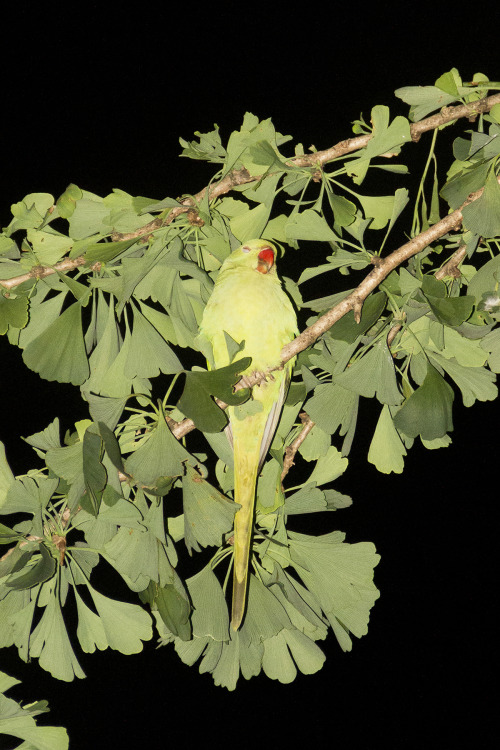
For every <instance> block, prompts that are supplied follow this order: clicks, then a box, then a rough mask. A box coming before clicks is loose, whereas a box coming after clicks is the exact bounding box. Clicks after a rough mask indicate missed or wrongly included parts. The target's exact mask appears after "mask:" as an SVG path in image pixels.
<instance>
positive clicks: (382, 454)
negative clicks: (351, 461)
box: [368, 404, 406, 474]
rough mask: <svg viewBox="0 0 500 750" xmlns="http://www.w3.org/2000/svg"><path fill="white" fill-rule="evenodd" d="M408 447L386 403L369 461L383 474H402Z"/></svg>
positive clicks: (370, 449)
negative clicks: (400, 435)
mask: <svg viewBox="0 0 500 750" xmlns="http://www.w3.org/2000/svg"><path fill="white" fill-rule="evenodd" d="M405 456H406V449H405V447H404V444H403V441H402V440H401V438H400V437H399V435H398V431H397V430H396V428H395V427H394V422H393V421H392V417H391V413H390V410H389V407H388V405H387V404H384V406H383V407H382V411H381V412H380V417H379V419H378V422H377V426H376V428H375V432H374V434H373V438H372V441H371V443H370V448H369V450H368V461H369V462H370V463H371V464H374V465H375V466H376V468H377V469H378V470H379V471H381V472H382V473H383V474H390V473H391V472H392V471H393V472H394V473H395V474H401V472H402V471H403V468H404V457H405Z"/></svg>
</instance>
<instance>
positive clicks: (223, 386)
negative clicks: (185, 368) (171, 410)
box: [177, 357, 251, 432]
mask: <svg viewBox="0 0 500 750" xmlns="http://www.w3.org/2000/svg"><path fill="white" fill-rule="evenodd" d="M250 362H251V359H250V357H242V358H241V359H238V360H237V361H236V362H232V363H231V364H230V365H227V366H226V367H220V368H218V369H217V370H211V371H209V372H204V371H192V372H186V373H185V375H186V382H185V384H184V390H183V393H182V395H181V397H180V399H179V400H178V402H177V407H178V408H179V409H180V411H181V412H182V413H183V414H185V415H186V416H187V417H190V418H191V419H192V420H193V421H194V422H195V424H196V425H197V427H199V429H200V430H201V431H202V432H220V431H221V430H222V429H223V428H224V427H225V425H226V424H227V417H226V415H225V414H224V412H223V410H222V409H220V408H219V407H218V406H217V404H216V403H215V402H214V401H213V398H212V397H213V396H217V397H218V398H220V399H221V400H223V401H224V402H225V403H226V404H231V405H237V404H241V403H242V402H244V401H245V400H246V399H247V398H248V394H249V391H248V388H242V389H240V390H238V391H236V392H234V391H233V386H234V385H235V384H236V383H237V382H238V380H239V379H240V373H241V372H242V371H243V370H245V369H246V368H247V367H248V366H249V365H250Z"/></svg>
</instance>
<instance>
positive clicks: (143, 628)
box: [89, 585, 153, 654]
mask: <svg viewBox="0 0 500 750" xmlns="http://www.w3.org/2000/svg"><path fill="white" fill-rule="evenodd" d="M89 591H90V595H91V596H92V600H93V602H94V605H95V608H96V610H97V613H98V615H99V617H100V618H101V622H102V626H103V629H104V633H105V636H106V640H107V641H108V644H109V647H110V648H112V649H114V650H116V651H121V653H122V654H138V653H139V652H140V651H142V649H143V641H149V640H151V638H152V637H153V630H152V627H151V617H150V616H149V615H148V613H147V612H145V611H144V610H143V609H142V608H141V607H139V606H137V605H136V604H129V603H128V602H119V601H116V599H109V598H108V597H106V596H103V595H102V594H100V593H99V592H98V591H96V590H95V589H94V588H93V587H92V586H90V585H89Z"/></svg>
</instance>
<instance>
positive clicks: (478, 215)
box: [462, 169, 500, 237]
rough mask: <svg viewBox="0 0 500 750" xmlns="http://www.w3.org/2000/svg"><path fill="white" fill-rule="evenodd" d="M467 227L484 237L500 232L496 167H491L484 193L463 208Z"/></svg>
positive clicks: (499, 198)
mask: <svg viewBox="0 0 500 750" xmlns="http://www.w3.org/2000/svg"><path fill="white" fill-rule="evenodd" d="M462 214H463V217H464V224H465V225H466V227H467V229H470V230H472V231H473V232H475V233H476V234H480V235H482V236H483V237H496V236H497V235H499V234H500V218H499V214H500V185H499V184H498V180H497V176H496V174H495V170H494V169H490V171H489V173H488V176H487V178H486V182H485V183H484V190H483V193H482V195H480V196H479V198H477V200H475V201H472V202H471V203H469V204H468V205H467V206H464V208H463V209H462Z"/></svg>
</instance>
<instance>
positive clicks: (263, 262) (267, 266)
mask: <svg viewBox="0 0 500 750" xmlns="http://www.w3.org/2000/svg"><path fill="white" fill-rule="evenodd" d="M257 257H258V261H257V271H259V272H260V273H269V271H270V270H271V268H272V267H273V265H274V251H273V250H271V248H270V247H264V248H262V250H261V251H260V253H259V255H258V256H257Z"/></svg>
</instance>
